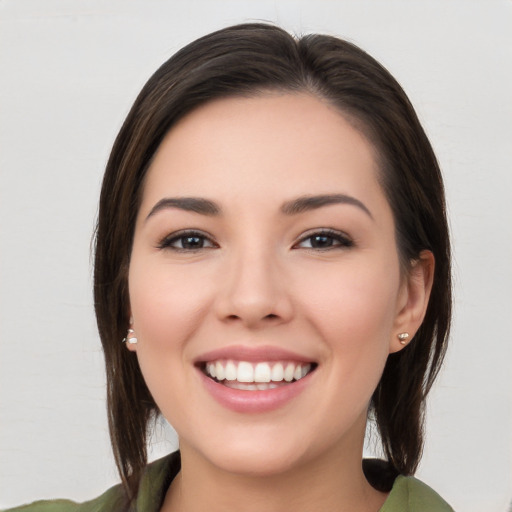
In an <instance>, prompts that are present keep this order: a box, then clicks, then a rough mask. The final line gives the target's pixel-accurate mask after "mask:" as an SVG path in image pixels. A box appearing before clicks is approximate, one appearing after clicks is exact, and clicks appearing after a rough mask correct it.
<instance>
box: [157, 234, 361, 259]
mask: <svg viewBox="0 0 512 512" xmlns="http://www.w3.org/2000/svg"><path fill="white" fill-rule="evenodd" d="M315 237H318V238H320V237H321V238H324V239H328V240H330V241H331V243H332V245H329V246H327V247H313V246H312V245H311V246H310V247H303V248H304V249H308V250H313V251H321V252H324V251H330V250H334V249H343V248H350V247H353V246H354V242H353V240H351V238H350V237H349V236H347V235H346V234H344V233H342V232H340V231H336V230H334V229H321V230H319V231H313V232H310V233H307V234H306V235H304V236H303V237H302V238H301V239H300V240H299V241H298V242H297V243H296V244H294V245H293V247H292V249H300V248H301V247H300V245H301V244H302V243H304V242H305V241H307V240H312V239H313V238H315ZM186 238H189V239H190V238H198V239H200V240H201V241H202V243H203V246H202V247H197V248H185V247H174V246H173V244H174V243H176V242H179V241H181V242H182V243H183V241H184V239H186ZM205 241H207V242H209V243H210V244H211V245H209V246H206V247H204V243H205ZM336 242H337V243H336ZM216 247H218V245H217V244H216V243H215V242H214V241H213V240H212V238H211V237H210V236H208V235H206V234H205V233H203V232H201V231H195V230H184V231H178V232H176V233H172V234H171V235H169V236H166V237H165V238H164V239H163V240H162V241H160V242H159V244H158V246H157V248H158V249H170V250H173V251H176V252H185V253H191V252H192V253H194V252H198V251H202V250H205V249H214V248H216Z"/></svg>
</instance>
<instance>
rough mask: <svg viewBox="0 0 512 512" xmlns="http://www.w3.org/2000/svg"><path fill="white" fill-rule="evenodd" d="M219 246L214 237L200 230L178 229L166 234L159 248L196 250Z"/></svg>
mask: <svg viewBox="0 0 512 512" xmlns="http://www.w3.org/2000/svg"><path fill="white" fill-rule="evenodd" d="M214 247H218V246H217V244H216V243H215V242H213V241H212V239H211V238H210V237H209V236H208V235H206V234H205V233H202V232H200V231H178V232H177V233H171V234H170V235H168V236H166V237H165V238H164V239H163V240H162V241H161V242H160V243H159V244H158V248H159V249H171V250H174V251H179V252H195V251H200V250H202V249H212V248H214Z"/></svg>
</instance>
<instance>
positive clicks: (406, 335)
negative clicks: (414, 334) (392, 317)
mask: <svg viewBox="0 0 512 512" xmlns="http://www.w3.org/2000/svg"><path fill="white" fill-rule="evenodd" d="M407 338H409V333H408V332H401V333H400V334H398V340H399V341H400V344H401V345H405V344H406V343H407Z"/></svg>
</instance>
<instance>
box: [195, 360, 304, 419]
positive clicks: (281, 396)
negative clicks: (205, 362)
mask: <svg viewBox="0 0 512 512" xmlns="http://www.w3.org/2000/svg"><path fill="white" fill-rule="evenodd" d="M198 371H199V373H200V376H201V379H202V381H203V384H204V386H205V387H206V389H207V391H208V392H209V393H210V394H211V395H212V396H213V398H214V399H215V400H217V402H219V403H220V404H221V405H222V406H224V407H226V408H227V409H230V410H232V411H235V412H243V413H262V412H267V411H273V410H275V409H279V408H280V407H283V406H284V405H286V404H287V403H288V402H290V401H291V400H293V399H294V398H295V397H297V396H298V395H299V394H300V393H302V391H304V389H305V388H306V387H307V386H308V384H309V382H310V380H311V375H312V373H313V372H312V373H309V374H308V375H306V376H305V377H303V378H302V379H299V380H297V381H294V382H291V383H290V384H285V385H284V386H279V387H277V388H274V389H265V390H257V391H247V390H243V389H232V388H228V387H227V386H224V385H223V384H219V383H218V382H217V381H214V380H213V379H210V378H209V377H207V376H206V375H205V374H204V373H203V372H202V371H201V370H198Z"/></svg>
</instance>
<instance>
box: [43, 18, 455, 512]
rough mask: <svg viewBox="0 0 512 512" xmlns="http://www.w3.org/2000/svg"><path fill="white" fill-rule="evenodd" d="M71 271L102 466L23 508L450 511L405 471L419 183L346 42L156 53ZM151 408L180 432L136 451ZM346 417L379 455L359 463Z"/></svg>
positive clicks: (196, 46)
mask: <svg viewBox="0 0 512 512" xmlns="http://www.w3.org/2000/svg"><path fill="white" fill-rule="evenodd" d="M94 278H95V305H96V315H97V319H98V326H99V331H100V336H101V340H102V343H103V347H104V352H105V359H106V368H107V378H108V407H109V421H110V433H111V439H112V445H113V450H114V454H115V458H116V461H117V464H118V468H119V472H120V475H121V478H122V482H123V483H122V485H119V486H117V487H114V488H112V489H110V490H109V491H107V493H105V494H104V495H103V496H101V497H100V498H97V499H96V500H93V501H91V502H87V503H85V504H83V505H76V504H73V503H71V502H67V501H62V502H46V503H42V502H39V503H38V504H35V505H33V507H34V510H57V509H58V510H80V511H87V510H105V511H106V510H138V511H155V512H156V511H158V510H161V511H164V512H168V511H177V510H179V511H183V512H187V511H199V510H206V509H208V510H211V511H215V510H247V511H251V510H260V509H266V510H276V511H280V510H288V509H290V508H293V509H295V510H315V511H324V510H361V511H373V512H376V511H378V510H381V511H382V512H385V511H388V512H389V511H398V510H400V511H401V510H422V511H424V510H432V511H433V510H435V511H443V510H451V509H450V507H449V506H448V505H447V504H446V503H445V502H444V501H443V500H442V499H441V498H440V497H439V496H438V495H437V494H436V493H435V492H434V491H432V490H431V489H429V488H428V487H427V486H425V485H424V484H422V483H421V482H419V481H418V480H416V479H414V478H413V477H411V476H410V475H412V474H413V473H414V471H415V469H416V467H417V465H418V463H419V459H420V455H421V450H422V441H423V436H422V428H423V412H424V406H425V398H426V395H427V393H428V391H429V389H430V387H431V385H432V383H433V381H434V379H435V377H436V375H437V373H438V371H439V368H440V365H441V362H442V359H443V356H444V353H445V350H446V339H447V336H448V330H449V323H450V310H451V288H450V250H449V240H448V230H447V222H446V216H445V207H444V192H443V185H442V180H441V175H440V171H439V167H438V165H437V162H436V159H435V156H434V154H433V151H432V149H431V146H430V144H429V142H428V140H427V138H426V136H425V134H424V132H423V130H422V128H421V126H420V124H419V122H418V120H417V117H416V115H415V113H414V110H413V108H412V106H411V105H410V103H409V101H408V99H407V97H406V96H405V94H404V92H403V91H402V89H401V88H400V86H399V85H398V84H397V83H396V81H395V80H394V79H393V78H392V77H391V75H390V74H389V73H388V72H387V71H386V70H385V69H384V68H383V67H382V66H380V64H378V63H377V62H376V61H375V60H374V59H372V58H371V57H369V56H368V55H367V54H365V53H364V52H363V51H362V50H360V49H358V48H357V47H355V46H353V45H351V44H349V43H347V42H345V41H342V40H339V39H336V38H332V37H328V36H317V35H311V36H305V37H303V38H301V39H299V40H296V39H294V38H292V37H291V36H290V35H288V34H287V33H286V32H284V31H282V30H280V29H279V28H276V27H273V26H268V25H261V24H252V25H240V26H235V27H231V28H228V29H224V30H221V31H218V32H215V33H213V34H210V35H208V36H206V37H203V38H201V39H199V40H197V41H195V42H193V43H191V44H190V45H188V46H187V47H185V48H184V49H183V50H181V51H180V52H178V53H177V54H176V55H175V56H174V57H172V58H171V59H170V60H169V61H167V62H166V63H165V64H164V65H163V66H162V67H161V68H160V69H159V70H158V71H157V72H156V73H155V74H154V75H153V77H151V79H150V80H149V81H148V83H147V84H146V86H145V87H144V88H143V90H142V92H141V93H140V95H139V97H138V98H137V100H136V102H135V104H134V106H133V108H132V110H131V112H130V113H129V115H128V117H127V119H126V121H125V123H124V125H123V127H122V129H121V131H120V133H119V135H118V137H117V140H116V142H115V144H114V148H113V150H112V154H111V157H110V160H109V162H108V165H107V169H106V172H105V177H104V182H103V188H102V193H101V199H100V211H99V220H98V227H97V238H96V259H95V276H94ZM121 340H122V341H123V342H124V343H122V342H121ZM160 413H161V414H163V415H164V416H165V417H166V419H167V420H168V421H169V422H170V423H171V424H172V425H173V426H174V428H175V429H176V431H177V433H178V436H179V440H180V452H179V453H175V454H172V455H170V456H169V457H166V458H164V459H162V460H160V461H157V462H155V463H153V464H151V465H149V466H146V463H147V460H146V437H147V433H148V426H149V425H150V422H151V421H152V419H153V418H154V417H155V416H156V415H158V414H160ZM368 417H370V418H371V419H372V420H374V421H375V422H376V425H377V427H378V431H379V434H380V437H381V441H382V447H383V452H384V455H385V458H386V460H385V461H375V460H373V461H371V460H367V461H363V464H361V459H362V449H363V441H364V435H365V430H366V424H367V419H368ZM57 507H60V508H57ZM130 507H131V508H130Z"/></svg>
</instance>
